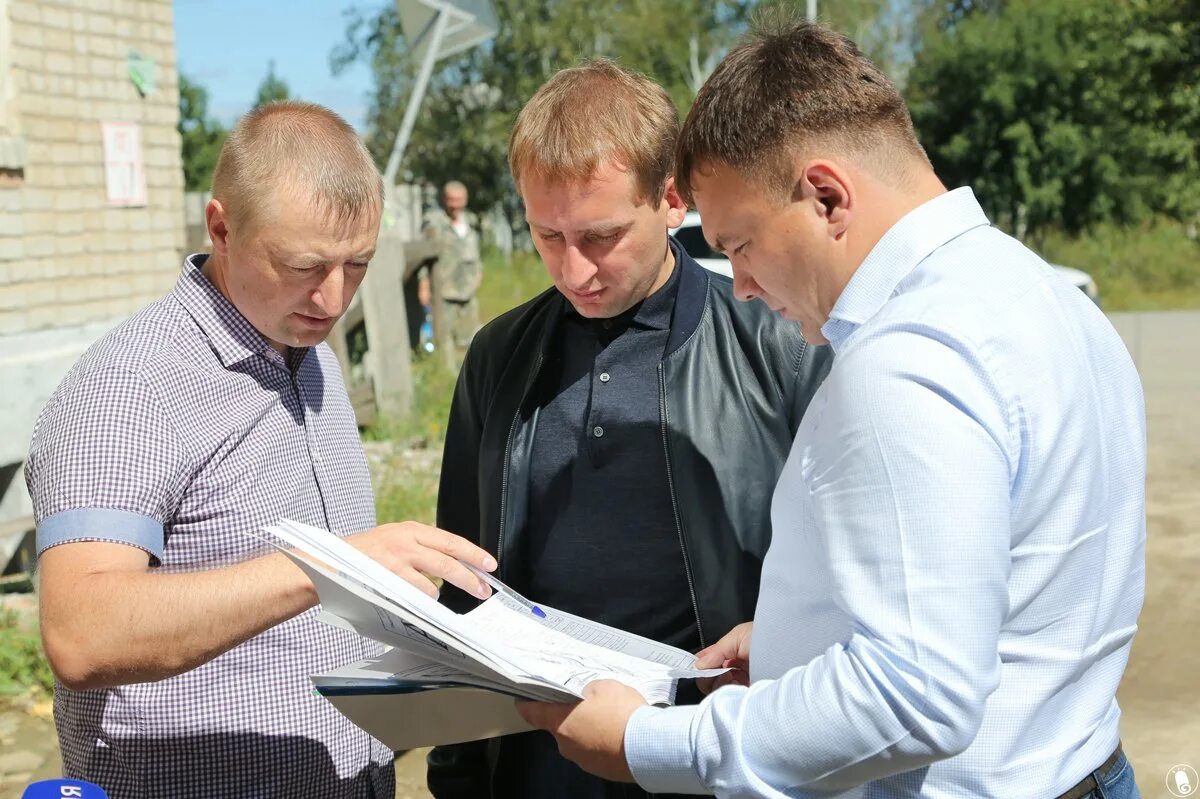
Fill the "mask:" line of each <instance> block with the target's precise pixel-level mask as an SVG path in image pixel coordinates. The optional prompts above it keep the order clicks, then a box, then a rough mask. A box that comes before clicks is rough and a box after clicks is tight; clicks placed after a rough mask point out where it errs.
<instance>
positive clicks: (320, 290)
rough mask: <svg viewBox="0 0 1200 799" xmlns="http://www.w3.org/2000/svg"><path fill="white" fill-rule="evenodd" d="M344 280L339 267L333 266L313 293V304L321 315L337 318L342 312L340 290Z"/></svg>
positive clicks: (344, 277)
mask: <svg viewBox="0 0 1200 799" xmlns="http://www.w3.org/2000/svg"><path fill="white" fill-rule="evenodd" d="M345 280H346V276H345V274H344V273H343V271H342V267H341V266H335V267H333V268H332V269H330V270H329V271H328V272H327V273H326V274H325V278H324V279H323V280H322V281H321V284H320V285H319V286H317V290H316V291H315V292H313V302H314V303H315V304H316V306H317V307H318V308H320V309H321V313H323V314H325V315H326V316H337V315H339V314H340V313H341V312H342V310H343V309H342V301H343V299H344V298H343V296H342V288H343V286H344V284H345Z"/></svg>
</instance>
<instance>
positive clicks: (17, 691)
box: [0, 607, 54, 701]
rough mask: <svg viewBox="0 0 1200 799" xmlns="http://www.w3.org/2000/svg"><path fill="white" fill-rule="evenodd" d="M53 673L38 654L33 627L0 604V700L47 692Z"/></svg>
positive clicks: (39, 643) (39, 648)
mask: <svg viewBox="0 0 1200 799" xmlns="http://www.w3.org/2000/svg"><path fill="white" fill-rule="evenodd" d="M53 690H54V674H53V672H51V671H50V664H49V663H48V662H47V661H46V656H45V655H44V654H43V653H42V641H41V636H39V635H38V631H37V628H36V627H30V626H27V625H24V624H22V623H21V617H20V615H18V614H17V613H16V612H15V611H13V610H10V609H9V608H4V607H0V701H3V700H5V699H8V698H12V697H15V696H26V695H28V694H30V693H31V692H32V693H34V694H38V693H40V694H44V695H49V694H50V693H51V692H53Z"/></svg>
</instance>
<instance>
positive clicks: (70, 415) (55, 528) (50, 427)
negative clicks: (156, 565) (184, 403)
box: [25, 366, 188, 561]
mask: <svg viewBox="0 0 1200 799" xmlns="http://www.w3.org/2000/svg"><path fill="white" fill-rule="evenodd" d="M187 464H188V459H187V457H186V454H185V450H184V448H183V446H182V442H181V441H180V438H179V436H178V434H177V432H176V428H175V426H174V425H173V424H172V423H171V420H170V418H169V417H168V414H167V413H166V412H165V410H164V407H163V404H162V402H161V400H160V398H159V397H158V396H157V395H156V394H155V392H154V391H153V390H152V389H151V388H150V387H149V386H148V385H147V384H146V382H145V380H144V379H142V377H141V376H140V375H138V374H137V373H136V372H134V371H131V370H128V369H124V368H120V367H113V366H107V367H105V368H99V369H95V370H92V371H90V372H87V371H84V372H81V373H73V374H72V375H69V376H68V377H67V379H66V380H65V381H64V382H63V384H62V385H61V386H59V389H58V390H57V391H56V392H55V394H54V396H53V397H51V399H50V402H49V403H48V404H47V406H46V408H45V410H44V411H43V412H42V415H41V417H40V418H39V419H38V422H37V425H36V427H35V429H34V434H33V441H32V442H31V444H30V447H29V459H28V461H27V463H26V466H25V478H26V481H27V484H28V487H29V494H30V496H31V497H32V499H33V506H34V515H35V517H36V519H37V550H38V554H39V555H40V554H41V553H42V552H44V551H45V550H46V549H48V548H50V547H53V546H57V545H59V544H65V543H70V542H75V541H111V542H115V543H121V544H128V545H130V546H134V547H137V548H139V549H142V550H145V551H146V552H147V553H148V554H149V555H150V556H151V557H152V558H153V559H154V561H158V560H159V559H161V557H162V552H163V545H164V538H163V525H164V523H165V521H166V520H167V519H168V518H170V516H171V515H172V514H173V513H174V510H175V508H176V507H177V505H178V502H179V499H180V496H181V495H182V492H183V488H184V485H185V483H186V476H187V473H188V465H187Z"/></svg>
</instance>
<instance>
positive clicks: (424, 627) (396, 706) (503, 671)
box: [266, 520, 723, 749]
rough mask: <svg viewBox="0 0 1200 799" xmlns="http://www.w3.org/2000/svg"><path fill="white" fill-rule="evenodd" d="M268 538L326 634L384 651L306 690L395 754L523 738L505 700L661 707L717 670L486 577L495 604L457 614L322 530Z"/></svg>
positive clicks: (301, 529)
mask: <svg viewBox="0 0 1200 799" xmlns="http://www.w3.org/2000/svg"><path fill="white" fill-rule="evenodd" d="M266 532H267V533H269V534H270V535H271V538H267V540H268V541H270V542H271V543H272V544H274V545H275V546H278V547H280V548H281V549H283V551H284V552H286V553H287V554H288V555H289V556H290V557H291V558H292V559H293V560H294V561H295V562H296V563H297V565H299V567H300V568H301V569H303V570H304V572H305V573H306V574H307V575H308V576H309V578H310V579H312V581H313V584H314V586H316V589H317V594H318V595H319V596H320V599H321V606H322V610H323V618H324V619H325V620H326V621H327V622H328V623H332V624H335V625H337V626H341V627H346V628H348V629H352V630H354V631H355V632H357V633H358V634H360V635H363V636H365V637H367V638H371V639H374V640H376V641H379V642H380V643H383V644H386V645H387V646H389V647H391V649H390V650H389V651H388V652H386V653H385V654H384V656H383V657H381V658H376V659H373V660H369V661H362V662H360V663H354V664H348V665H347V666H346V667H344V668H342V669H339V670H337V671H335V672H333V673H330V674H325V675H315V676H314V677H313V682H314V684H315V685H316V687H317V690H318V691H319V692H320V693H321V694H322V695H323V696H325V697H326V698H328V699H329V700H330V701H331V702H332V703H333V704H334V705H335V706H336V707H338V709H339V710H341V711H342V712H343V713H345V714H346V715H347V716H348V717H349V718H350V719H351V720H352V721H354V722H355V723H356V724H358V725H359V726H360V727H363V728H364V729H366V730H367V731H368V732H370V733H371V734H372V735H374V736H375V737H376V738H378V739H379V740H381V741H383V742H384V743H385V744H387V745H389V746H391V747H392V748H393V749H408V748H413V747H416V746H431V745H436V744H445V743H457V742H461V741H468V740H476V739H479V738H486V737H492V736H495V735H500V734H506V733H509V732H518V731H521V730H525V729H528V727H527V726H525V724H524V722H523V721H522V720H521V718H520V716H518V715H517V714H516V712H515V710H514V706H513V703H512V698H514V697H517V698H524V699H537V700H542V701H552V702H571V701H575V700H577V699H579V698H580V697H582V695H583V689H584V688H585V687H586V686H587V684H588V683H590V682H592V681H593V680H605V679H608V680H617V681H619V682H622V683H624V684H626V685H628V686H630V687H632V688H633V689H635V690H636V691H638V692H639V693H640V694H641V695H642V696H643V697H644V698H645V699H646V701H647V702H649V703H651V704H660V705H663V704H670V703H671V702H672V701H673V700H674V697H675V686H676V683H677V681H678V680H679V679H681V678H694V677H703V676H712V675H715V674H719V673H721V671H723V670H720V669H709V670H697V669H695V668H693V664H694V663H695V656H694V655H692V654H689V653H687V652H685V651H683V650H681V649H677V648H675V647H670V646H666V645H664V644H660V643H657V642H655V641H651V640H649V639H646V638H642V637H640V636H636V635H631V634H629V633H626V632H623V631H621V630H617V629H614V628H612V627H608V626H606V625H603V624H597V623H595V622H592V621H588V620H586V619H582V618H579V617H577V616H572V615H571V614H568V613H563V612H561V611H558V610H556V609H554V608H551V607H547V606H544V605H541V606H539V605H537V604H535V603H534V602H531V601H530V600H528V599H526V598H525V597H523V596H521V595H520V594H518V593H516V592H515V591H513V590H512V589H510V588H508V587H507V586H505V585H503V584H502V583H500V582H499V581H497V580H495V579H494V578H491V577H490V575H488V576H487V579H488V582H490V583H491V584H492V586H493V588H494V593H493V594H492V596H491V597H490V598H488V599H487V600H486V601H485V602H483V603H482V604H481V605H479V607H477V608H475V609H474V610H472V611H470V612H469V613H465V614H458V613H455V612H453V611H451V610H450V609H448V608H446V607H445V606H443V605H441V604H439V603H438V602H437V601H436V600H434V599H431V598H430V597H428V596H426V595H425V594H423V593H421V591H419V590H418V589H417V588H415V587H414V586H412V585H409V584H408V583H407V582H405V581H404V580H402V579H401V578H399V577H398V576H396V575H395V574H393V573H392V572H390V571H388V570H387V569H386V568H384V567H383V566H381V565H380V564H379V563H376V562H375V561H373V560H372V559H370V558H369V557H367V556H366V555H364V554H363V553H361V552H359V551H358V550H357V549H355V548H354V547H352V546H350V544H348V543H347V542H346V541H345V540H343V539H342V538H340V537H338V536H336V535H334V534H332V533H329V532H327V531H325V530H320V529H318V528H315V527H310V526H308V525H303V524H299V523H297V522H292V521H286V520H285V521H281V522H279V523H278V524H277V525H274V526H272V527H269V528H267V530H266Z"/></svg>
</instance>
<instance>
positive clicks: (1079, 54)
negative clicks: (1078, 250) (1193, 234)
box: [909, 0, 1200, 238]
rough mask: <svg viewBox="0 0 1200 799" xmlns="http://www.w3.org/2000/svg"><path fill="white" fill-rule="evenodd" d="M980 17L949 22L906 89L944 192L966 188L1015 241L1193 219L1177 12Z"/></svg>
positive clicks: (1181, 7) (1193, 149) (1189, 104)
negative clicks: (1104, 226)
mask: <svg viewBox="0 0 1200 799" xmlns="http://www.w3.org/2000/svg"><path fill="white" fill-rule="evenodd" d="M956 5H957V6H962V5H964V4H961V3H960V4H956ZM965 5H967V6H970V5H971V4H969V3H968V4H965ZM985 10H986V13H980V12H979V11H976V10H972V9H971V8H969V7H968V8H967V9H966V10H965V11H963V10H962V8H956V9H954V10H953V11H952V13H953V14H954V16H953V18H951V19H950V20H949V22H948V23H944V24H942V25H941V27H942V29H943V31H944V33H943V35H941V36H939V37H935V38H931V39H930V40H928V41H927V42H926V44H925V47H924V48H923V49H922V51H921V52H920V53H919V54H918V57H917V60H916V64H915V66H914V68H913V70H912V72H911V73H910V76H909V104H910V107H911V108H912V109H913V116H914V121H915V123H916V125H917V129H918V132H919V134H920V137H921V140H922V142H923V144H924V145H925V147H926V149H927V150H928V152H929V154H930V157H931V158H932V159H933V162H934V166H935V167H936V168H937V170H938V172H939V174H940V175H941V176H942V178H943V179H944V180H945V181H946V182H947V183H948V184H949V185H952V186H955V185H962V184H970V185H971V186H973V187H974V189H975V191H976V193H977V194H978V195H979V197H980V200H981V201H982V202H983V204H984V206H985V207H986V208H988V209H989V211H991V213H992V214H993V218H995V219H996V220H997V221H998V222H999V223H1000V224H1001V225H1002V226H1004V227H1006V228H1008V229H1010V230H1012V231H1013V232H1015V233H1016V234H1017V235H1018V236H1021V237H1026V236H1032V237H1035V238H1037V237H1038V236H1039V235H1040V233H1041V232H1042V231H1045V230H1046V229H1049V228H1059V229H1062V230H1065V231H1066V232H1068V233H1076V232H1079V231H1081V230H1085V229H1088V228H1090V227H1091V226H1093V225H1095V224H1097V223H1099V222H1104V221H1109V220H1111V221H1114V222H1117V223H1120V224H1129V223H1133V222H1135V221H1138V220H1141V219H1143V218H1145V217H1147V216H1148V215H1150V214H1154V213H1162V214H1167V215H1169V216H1171V217H1174V218H1176V219H1189V218H1191V217H1192V215H1194V214H1195V213H1196V211H1197V209H1198V208H1200V160H1198V153H1197V144H1196V142H1197V136H1200V89H1198V85H1200V84H1198V78H1200V16H1197V15H1196V14H1195V11H1194V8H1193V7H1192V3H1191V0H1131V1H1130V2H1122V3H1096V2H1092V0H1007V2H1004V3H1003V4H1002V5H998V7H992V8H987V9H985Z"/></svg>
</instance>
